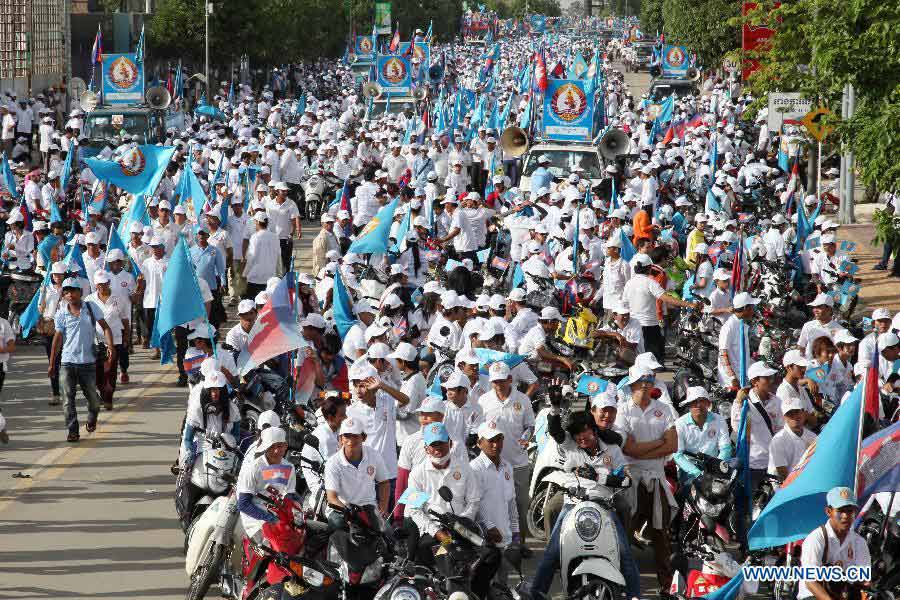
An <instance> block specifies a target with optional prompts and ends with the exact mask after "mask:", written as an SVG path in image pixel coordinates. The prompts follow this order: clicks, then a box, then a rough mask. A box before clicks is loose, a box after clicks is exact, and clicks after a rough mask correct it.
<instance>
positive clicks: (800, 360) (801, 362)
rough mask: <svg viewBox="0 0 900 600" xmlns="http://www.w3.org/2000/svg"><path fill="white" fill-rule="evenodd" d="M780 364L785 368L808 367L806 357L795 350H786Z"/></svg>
mask: <svg viewBox="0 0 900 600" xmlns="http://www.w3.org/2000/svg"><path fill="white" fill-rule="evenodd" d="M781 364H782V365H784V366H785V367H790V366H791V365H796V366H798V367H806V366H808V365H809V361H808V360H806V357H805V356H803V353H802V352H800V351H799V350H797V349H794V350H788V351H787V352H786V353H785V354H784V358H782V359H781Z"/></svg>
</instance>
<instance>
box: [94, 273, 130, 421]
mask: <svg viewBox="0 0 900 600" xmlns="http://www.w3.org/2000/svg"><path fill="white" fill-rule="evenodd" d="M94 286H95V287H96V289H97V291H96V292H94V293H93V294H91V295H90V296H88V297H87V298H86V300H88V301H94V302H95V303H96V304H97V305H98V306H100V307H102V308H103V319H104V320H105V321H106V323H107V325H109V329H110V331H111V332H112V338H113V344H114V345H115V347H116V352H117V353H121V352H126V353H127V352H128V350H127V349H126V348H124V347H123V345H122V332H123V331H124V330H125V329H126V328H130V327H131V324H130V321H129V318H130V316H131V315H130V314H129V310H130V309H129V306H128V300H127V299H126V298H123V297H122V296H119V295H118V294H113V293H112V287H111V286H110V276H109V273H108V272H106V271H97V272H96V273H94ZM97 334H98V335H103V329H102V328H101V327H100V325H99V324H98V325H97ZM117 355H118V354H117ZM117 366H118V361H113V363H112V367H111V368H110V369H109V370H108V371H107V370H106V368H105V362H104V361H99V360H98V361H97V389H98V390H99V392H100V399H101V400H102V401H103V405H104V407H105V408H106V410H112V398H113V393H114V392H115V391H116V376H117V373H116V371H117Z"/></svg>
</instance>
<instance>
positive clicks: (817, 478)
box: [749, 382, 864, 550]
mask: <svg viewBox="0 0 900 600" xmlns="http://www.w3.org/2000/svg"><path fill="white" fill-rule="evenodd" d="M863 388H864V382H860V383H858V384H857V385H856V388H854V390H853V392H852V393H851V394H850V396H849V397H848V398H847V400H845V401H844V402H842V403H841V406H840V407H839V408H838V409H837V411H836V412H835V413H834V415H832V417H831V419H830V420H829V421H828V423H827V424H826V425H825V427H824V428H823V429H822V432H821V433H820V434H819V437H818V439H817V440H816V441H815V442H814V443H813V444H812V445H810V446H809V448H807V449H806V452H804V453H803V456H801V457H800V461H799V462H798V463H797V465H796V466H795V467H794V469H793V470H792V471H791V472H790V474H789V475H788V477H787V479H785V481H784V485H783V486H782V487H780V488H778V491H776V492H775V496H773V497H772V500H771V501H769V504H768V505H766V508H765V509H764V510H763V511H762V513H760V515H759V517H758V518H757V519H756V522H755V523H753V527H751V528H750V534H749V546H750V550H757V549H759V548H770V547H773V546H781V545H783V544H786V543H788V542H792V541H794V540H799V539H802V538H804V537H806V535H808V534H809V532H810V531H812V530H813V529H815V528H816V527H818V526H819V525H821V524H822V521H823V520H824V518H825V517H824V513H823V509H824V508H825V496H826V494H827V493H828V491H829V490H830V489H831V488H834V487H838V486H845V487H849V488H850V489H854V488H855V486H856V466H857V465H856V458H857V451H858V448H859V443H858V440H859V433H860V427H859V425H860V423H859V419H860V415H861V413H862V401H863Z"/></svg>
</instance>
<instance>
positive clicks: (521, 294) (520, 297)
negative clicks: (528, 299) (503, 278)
mask: <svg viewBox="0 0 900 600" xmlns="http://www.w3.org/2000/svg"><path fill="white" fill-rule="evenodd" d="M506 299H507V300H511V301H513V302H524V301H525V290H523V289H522V288H514V289H513V290H512V291H510V292H509V295H508V296H507V297H506Z"/></svg>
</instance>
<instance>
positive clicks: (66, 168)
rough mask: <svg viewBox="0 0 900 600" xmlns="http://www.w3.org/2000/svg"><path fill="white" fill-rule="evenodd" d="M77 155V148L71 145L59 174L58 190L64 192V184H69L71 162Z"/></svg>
mask: <svg viewBox="0 0 900 600" xmlns="http://www.w3.org/2000/svg"><path fill="white" fill-rule="evenodd" d="M76 154H78V146H76V145H75V144H72V145H71V146H69V151H68V152H66V161H65V162H64V163H63V166H62V172H60V174H59V189H61V190H62V191H64V192H65V190H66V184H67V183H69V177H70V176H71V175H72V161H73V160H74V157H75V155H76Z"/></svg>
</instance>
